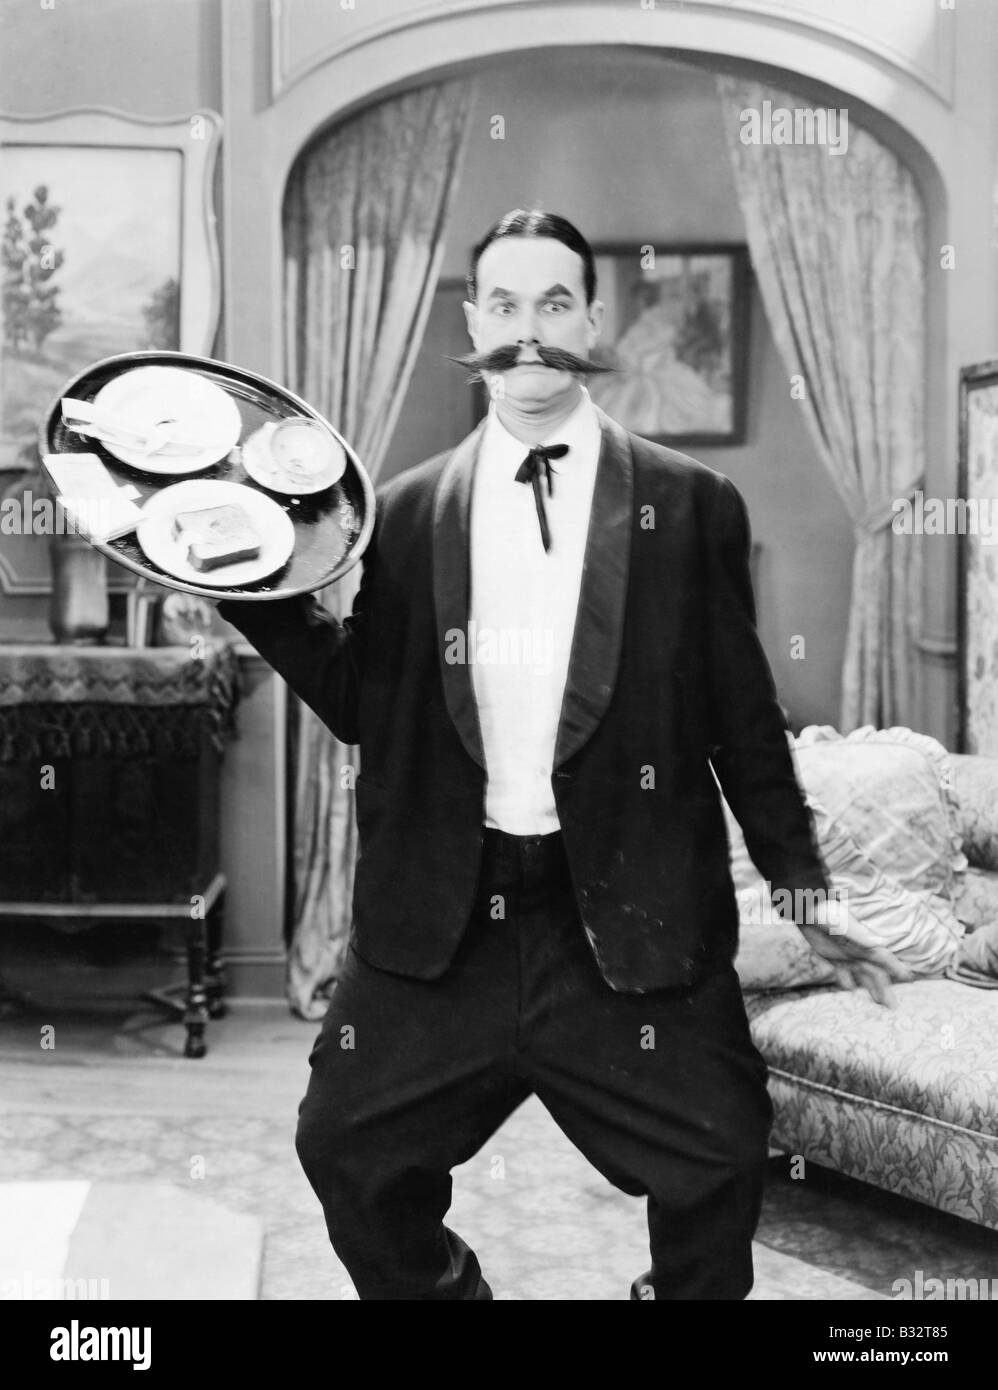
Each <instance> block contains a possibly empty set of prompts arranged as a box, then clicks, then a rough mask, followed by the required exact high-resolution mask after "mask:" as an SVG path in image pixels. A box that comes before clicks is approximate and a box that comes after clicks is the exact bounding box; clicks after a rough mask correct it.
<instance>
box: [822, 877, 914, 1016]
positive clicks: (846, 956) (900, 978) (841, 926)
mask: <svg viewBox="0 0 998 1390" xmlns="http://www.w3.org/2000/svg"><path fill="white" fill-rule="evenodd" d="M798 926H799V927H800V930H801V932H802V933H803V935H804V938H805V940H806V941H807V943H808V945H809V946H810V947H811V950H812V951H814V952H816V953H817V954H818V955H819V956H821V958H822V960H827V961H830V962H831V964H832V965H833V966H834V967H835V979H836V981H837V983H838V984H839V986H840V988H842V989H865V990H866V992H867V993H868V994H869V996H870V998H871V999H872V1000H873V1001H874V1003H876V1004H883V1005H885V1007H887V1008H889V1009H893V1008H895V1007H896V1001H895V998H894V992H893V990H892V989H891V984H892V982H894V981H897V982H898V983H899V984H907V983H908V982H909V981H911V980H913V979H914V978H915V975H914V973H913V972H912V971H911V970H909V969H908V967H907V966H906V965H903V964H902V962H901V961H899V960H898V958H897V956H895V955H893V954H892V952H890V951H888V950H886V949H885V948H884V947H883V946H881V945H880V944H879V942H878V941H877V938H876V936H875V935H874V934H873V932H871V931H870V929H869V928H868V927H864V926H863V924H862V922H859V921H857V919H856V917H855V916H854V915H853V914H852V913H851V912H849V910H848V908H847V907H846V905H845V904H844V903H842V902H831V903H829V902H824V903H817V904H816V905H815V909H814V924H813V925H811V924H808V925H801V924H800V923H798Z"/></svg>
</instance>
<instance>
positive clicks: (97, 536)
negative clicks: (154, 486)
mask: <svg viewBox="0 0 998 1390" xmlns="http://www.w3.org/2000/svg"><path fill="white" fill-rule="evenodd" d="M43 462H44V464H45V470H46V472H47V473H48V475H49V477H50V478H51V479H52V482H53V483H54V484H55V489H56V492H57V494H58V498H59V502H60V503H61V505H62V509H63V511H64V512H65V513H66V515H67V517H68V518H69V520H70V522H71V523H72V525H73V527H74V528H75V529H76V530H77V531H78V532H79V533H80V535H81V536H85V537H86V539H87V540H88V541H93V542H96V543H98V544H103V543H104V542H106V541H114V540H117V539H118V537H119V536H124V535H127V534H128V532H129V531H134V530H135V528H136V526H137V525H138V523H139V522H140V521H141V520H142V509H141V507H137V506H136V505H135V501H134V499H135V498H136V497H139V496H141V494H140V492H139V490H138V488H136V487H133V486H132V485H131V484H130V483H129V484H126V485H124V486H121V487H119V485H118V484H117V483H116V482H115V481H114V479H113V478H112V476H111V474H110V473H109V472H108V470H107V469H106V468H105V467H104V464H103V463H102V462H101V461H100V459H99V458H98V457H97V455H96V454H46V455H45V458H44V460H43Z"/></svg>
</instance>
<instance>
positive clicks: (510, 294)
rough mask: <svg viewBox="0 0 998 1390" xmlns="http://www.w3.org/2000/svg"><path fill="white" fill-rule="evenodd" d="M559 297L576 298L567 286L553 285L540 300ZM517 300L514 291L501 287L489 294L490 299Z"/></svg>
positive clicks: (498, 286)
mask: <svg viewBox="0 0 998 1390" xmlns="http://www.w3.org/2000/svg"><path fill="white" fill-rule="evenodd" d="M559 296H560V297H562V298H563V299H573V298H574V295H573V294H572V291H571V290H570V289H568V288H567V287H566V286H565V285H552V286H551V288H550V289H547V290H545V291H544V292H543V294H541V296H540V298H541V299H556V298H558V297H559ZM515 298H516V293H515V291H514V290H504V289H503V288H502V287H501V286H500V285H497V286H496V287H495V289H494V290H491V291H490V293H489V299H515Z"/></svg>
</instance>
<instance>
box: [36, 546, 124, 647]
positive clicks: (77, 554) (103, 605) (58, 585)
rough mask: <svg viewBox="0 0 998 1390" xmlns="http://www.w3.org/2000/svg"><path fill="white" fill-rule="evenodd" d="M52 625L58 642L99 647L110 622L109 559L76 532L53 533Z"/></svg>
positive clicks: (50, 616)
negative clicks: (108, 593) (108, 595)
mask: <svg viewBox="0 0 998 1390" xmlns="http://www.w3.org/2000/svg"><path fill="white" fill-rule="evenodd" d="M50 555H51V559H52V596H51V598H50V600H49V627H50V628H51V629H52V635H53V636H54V637H55V640H56V641H57V642H65V643H69V644H71V645H73V646H91V647H92V646H96V645H97V644H98V643H100V642H102V641H103V640H104V637H105V635H106V633H107V629H108V626H109V624H110V620H111V618H110V610H109V606H108V597H107V561H106V560H105V558H104V556H103V555H102V554H101V553H100V551H99V550H95V549H94V548H93V546H92V545H90V543H89V542H88V541H85V540H84V539H83V537H82V536H78V535H76V534H75V532H67V533H66V534H65V535H59V534H58V533H57V534H55V535H53V536H52V544H51V550H50Z"/></svg>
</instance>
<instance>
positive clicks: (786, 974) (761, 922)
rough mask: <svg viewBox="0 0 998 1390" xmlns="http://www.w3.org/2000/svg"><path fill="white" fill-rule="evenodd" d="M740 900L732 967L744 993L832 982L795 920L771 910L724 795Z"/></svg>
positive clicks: (830, 973) (828, 968)
mask: <svg viewBox="0 0 998 1390" xmlns="http://www.w3.org/2000/svg"><path fill="white" fill-rule="evenodd" d="M722 806H723V808H724V820H725V824H726V826H727V830H728V844H729V846H730V860H731V877H732V880H733V882H734V885H735V896H736V898H737V900H738V954H737V955H736V957H735V969H736V970H737V972H738V978H739V979H740V981H741V985H742V989H744V990H776V989H803V988H804V987H805V986H808V985H824V984H828V983H829V982H830V981H831V980H833V979H834V978H835V972H834V970H833V969H832V966H831V964H830V963H829V962H828V961H826V960H822V958H821V956H819V955H817V953H816V952H814V951H812V950H811V948H810V946H809V945H808V944H807V941H806V940H805V938H804V937H803V936H802V935H801V933H800V932H799V931H798V929H797V927H796V926H795V925H794V923H793V922H788V921H787V919H786V918H785V917H782V916H781V915H780V914H779V913H778V912H777V911H776V909H775V908H774V907H773V901H772V898H771V897H770V894H769V888H768V885H767V884H766V881H765V879H764V878H763V876H762V874H760V872H759V870H758V869H757V868H756V867H755V865H754V864H753V863H752V860H751V859H750V857H749V852H748V849H747V848H746V845H745V836H744V835H743V834H742V831H741V826H740V825H739V824H738V822H737V821H736V820H735V817H734V815H733V813H732V810H731V807H730V806H729V805H728V803H727V802H726V801H725V800H724V799H723V797H722Z"/></svg>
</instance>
